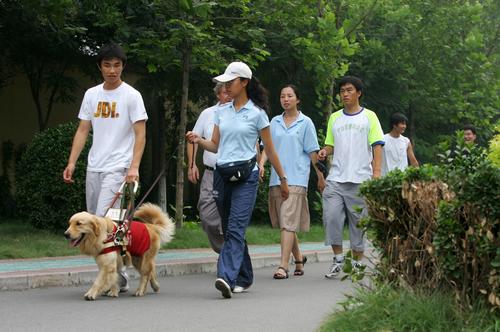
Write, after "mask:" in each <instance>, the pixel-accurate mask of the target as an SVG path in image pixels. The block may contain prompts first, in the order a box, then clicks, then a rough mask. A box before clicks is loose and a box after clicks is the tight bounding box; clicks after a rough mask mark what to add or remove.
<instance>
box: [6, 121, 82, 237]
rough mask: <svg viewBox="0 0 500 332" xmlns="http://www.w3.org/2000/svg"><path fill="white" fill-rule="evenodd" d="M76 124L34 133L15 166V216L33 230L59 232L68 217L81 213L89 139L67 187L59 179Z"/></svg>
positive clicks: (64, 226)
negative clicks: (25, 220) (71, 181)
mask: <svg viewBox="0 0 500 332" xmlns="http://www.w3.org/2000/svg"><path fill="white" fill-rule="evenodd" d="M77 127H78V123H77V122H70V123H66V124H62V125H59V126H57V127H55V128H50V129H47V130H45V131H43V132H41V133H39V134H37V135H36V136H35V137H34V138H33V140H32V142H31V143H30V144H29V145H28V147H27V149H26V151H25V152H24V153H23V155H22V157H21V160H20V161H19V163H18V164H17V165H16V177H15V178H16V201H17V204H18V205H17V206H18V211H19V214H20V215H21V216H23V217H25V218H27V219H28V221H29V222H30V223H31V224H32V225H33V226H34V227H36V228H40V229H47V230H51V231H60V230H63V229H65V228H66V225H67V221H68V218H69V217H70V216H71V215H73V214H74V213H75V212H77V211H82V210H85V206H86V204H85V172H86V168H87V154H88V150H89V148H90V142H91V138H90V139H87V144H86V146H85V148H84V150H83V151H82V153H81V155H80V157H79V159H78V162H77V164H76V169H75V174H74V176H73V178H74V180H75V183H73V184H71V185H68V184H66V183H64V181H63V179H62V173H63V171H64V168H65V167H66V164H67V160H68V156H69V153H70V150H71V145H72V142H73V136H74V135H75V132H76V128H77Z"/></svg>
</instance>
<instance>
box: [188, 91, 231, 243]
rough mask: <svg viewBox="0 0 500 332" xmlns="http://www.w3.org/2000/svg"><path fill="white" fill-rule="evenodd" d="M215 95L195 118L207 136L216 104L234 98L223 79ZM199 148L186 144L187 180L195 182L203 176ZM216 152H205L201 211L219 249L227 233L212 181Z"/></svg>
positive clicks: (196, 129) (210, 237)
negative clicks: (210, 104) (214, 195)
mask: <svg viewBox="0 0 500 332" xmlns="http://www.w3.org/2000/svg"><path fill="white" fill-rule="evenodd" d="M214 92H215V96H216V97H217V101H218V102H217V104H216V105H214V106H212V107H209V108H207V109H205V110H203V111H202V112H201V113H200V116H199V117H198V120H196V124H195V125H194V128H193V131H194V132H195V133H197V134H198V135H199V136H201V137H205V138H206V139H207V140H211V139H212V132H213V129H214V117H215V111H216V110H217V108H218V107H219V106H220V105H222V104H225V103H228V102H230V101H231V98H230V97H229V95H228V94H227V92H226V88H225V87H224V84H223V83H217V84H216V85H215V88H214ZM197 151H198V144H196V143H195V144H187V157H188V180H189V181H190V182H191V183H193V184H196V183H197V182H198V180H199V179H200V173H199V170H198V167H197V166H196V153H197ZM216 160H217V155H216V154H215V153H213V152H210V151H207V150H205V151H204V152H203V165H204V168H205V171H204V172H203V176H202V178H201V185H200V198H199V200H198V211H199V213H200V219H201V226H202V227H203V230H204V231H205V233H207V236H208V241H209V242H210V245H211V246H212V249H213V250H214V251H215V252H216V253H219V252H220V249H221V247H222V243H223V242H224V235H223V233H222V223H221V219H220V215H219V211H218V210H217V205H216V204H215V199H214V197H213V183H214V170H215V163H216Z"/></svg>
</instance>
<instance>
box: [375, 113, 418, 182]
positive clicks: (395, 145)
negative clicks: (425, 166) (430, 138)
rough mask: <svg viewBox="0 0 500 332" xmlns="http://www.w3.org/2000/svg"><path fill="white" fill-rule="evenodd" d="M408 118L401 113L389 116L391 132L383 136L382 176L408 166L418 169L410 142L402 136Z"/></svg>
mask: <svg viewBox="0 0 500 332" xmlns="http://www.w3.org/2000/svg"><path fill="white" fill-rule="evenodd" d="M407 123H408V118H407V117H406V116H405V115H404V114H402V113H394V114H393V115H391V119H390V126H391V131H390V132H389V133H387V134H385V135H384V142H385V145H384V149H383V153H382V175H386V174H387V173H388V172H390V171H392V170H393V169H396V168H397V169H400V170H404V169H405V168H407V167H408V160H409V161H410V165H412V166H414V167H418V161H417V158H415V153H414V152H413V146H412V145H411V142H410V140H409V139H408V138H407V137H405V136H403V133H404V132H405V130H406V124H407Z"/></svg>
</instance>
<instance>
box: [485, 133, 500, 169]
mask: <svg viewBox="0 0 500 332" xmlns="http://www.w3.org/2000/svg"><path fill="white" fill-rule="evenodd" d="M496 131H497V133H498V134H496V135H495V136H494V137H493V139H492V140H491V142H490V149H489V152H490V153H489V155H488V158H489V159H490V160H491V162H492V163H493V165H495V166H496V167H500V124H499V125H498V126H497V127H496Z"/></svg>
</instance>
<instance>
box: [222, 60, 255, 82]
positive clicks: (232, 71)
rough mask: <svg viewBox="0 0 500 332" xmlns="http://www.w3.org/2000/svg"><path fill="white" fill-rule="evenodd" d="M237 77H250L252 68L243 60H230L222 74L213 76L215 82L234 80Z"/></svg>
mask: <svg viewBox="0 0 500 332" xmlns="http://www.w3.org/2000/svg"><path fill="white" fill-rule="evenodd" d="M237 77H242V78H248V79H251V78H252V70H251V69H250V67H248V66H247V64H246V63H243V62H231V63H230V64H229V66H227V68H226V71H225V72H224V74H222V75H219V76H217V77H214V79H213V80H214V81H215V82H221V83H225V82H229V81H232V80H234V79H235V78H237Z"/></svg>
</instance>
